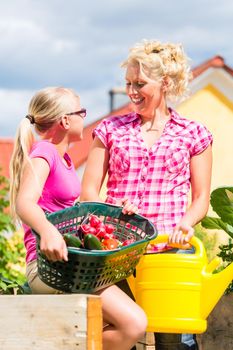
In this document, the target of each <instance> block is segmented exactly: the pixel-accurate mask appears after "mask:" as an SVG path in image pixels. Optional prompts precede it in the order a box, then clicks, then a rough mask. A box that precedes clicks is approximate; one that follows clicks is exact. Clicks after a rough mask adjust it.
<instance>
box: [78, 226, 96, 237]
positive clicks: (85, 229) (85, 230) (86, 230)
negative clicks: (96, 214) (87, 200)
mask: <svg viewBox="0 0 233 350" xmlns="http://www.w3.org/2000/svg"><path fill="white" fill-rule="evenodd" d="M81 230H82V232H83V234H84V235H87V234H88V233H92V234H93V235H94V234H96V229H95V227H92V226H91V225H90V224H83V225H81Z"/></svg>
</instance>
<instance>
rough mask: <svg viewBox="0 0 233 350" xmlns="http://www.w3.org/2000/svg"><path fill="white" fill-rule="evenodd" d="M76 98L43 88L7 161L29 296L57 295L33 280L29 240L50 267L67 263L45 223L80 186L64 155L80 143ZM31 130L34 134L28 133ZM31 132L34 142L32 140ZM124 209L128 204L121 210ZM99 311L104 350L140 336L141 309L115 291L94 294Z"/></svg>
mask: <svg viewBox="0 0 233 350" xmlns="http://www.w3.org/2000/svg"><path fill="white" fill-rule="evenodd" d="M85 116H86V110H85V109H84V108H81V105H80V98H79V96H78V95H76V93H75V92H74V91H72V90H70V89H65V88H61V87H55V88H46V89H43V90H41V91H39V92H37V93H36V94H35V96H33V98H32V100H31V102H30V104H29V110H28V114H27V115H26V117H24V118H23V119H22V121H21V123H20V125H19V128H18V132H17V135H16V140H15V148H14V152H13V156H12V161H11V189H10V192H11V211H12V215H13V217H15V218H17V217H18V218H19V219H21V221H22V222H23V223H24V231H25V236H24V242H25V246H26V251H27V256H26V265H27V266H26V275H27V279H28V283H29V285H30V287H31V290H32V292H33V293H34V294H40V293H42V294H52V293H58V291H57V290H55V289H53V288H51V287H49V286H47V285H46V284H45V283H43V282H42V281H41V280H40V278H39V276H38V269H37V253H36V242H35V236H34V235H33V233H32V231H31V228H33V229H34V230H35V231H36V232H37V233H38V234H39V235H40V249H41V252H43V253H44V254H45V255H46V257H47V258H48V259H49V260H51V261H57V260H60V261H67V260H68V254H67V248H66V244H65V241H64V239H63V238H62V235H61V234H60V233H59V232H58V230H57V229H56V227H55V226H53V225H52V224H51V223H50V222H49V221H48V220H47V218H46V215H45V212H54V211H57V210H60V209H64V208H66V207H69V206H71V205H73V204H74V201H75V200H76V199H77V198H78V197H79V194H80V182H79V179H78V178H77V175H76V171H75V168H74V165H73V163H72V161H71V159H70V157H69V155H68V153H67V151H68V148H69V145H70V143H73V142H77V141H79V140H81V139H82V132H83V118H85ZM32 128H34V130H32ZM33 131H35V132H36V133H37V134H38V136H39V139H38V140H37V141H36V140H35V139H34V136H33V135H34V133H33ZM127 207H128V208H129V209H130V204H128V205H127V203H126V206H125V210H126V211H127ZM98 294H99V295H100V296H101V300H102V305H103V320H104V322H105V323H106V324H108V325H110V326H107V327H105V328H104V329H103V346H104V350H117V349H119V348H121V349H122V350H129V349H130V348H131V347H132V346H133V345H134V344H135V343H136V342H137V340H138V339H140V338H141V337H142V335H143V334H144V332H145V329H146V325H147V320H146V316H145V314H144V312H143V311H142V309H141V308H140V307H139V306H138V305H137V304H136V303H135V302H134V301H133V300H131V299H130V298H129V297H128V296H127V295H126V294H125V293H124V292H122V291H121V290H120V289H119V288H117V287H116V286H110V287H107V288H105V289H103V290H101V291H100V292H99V293H98Z"/></svg>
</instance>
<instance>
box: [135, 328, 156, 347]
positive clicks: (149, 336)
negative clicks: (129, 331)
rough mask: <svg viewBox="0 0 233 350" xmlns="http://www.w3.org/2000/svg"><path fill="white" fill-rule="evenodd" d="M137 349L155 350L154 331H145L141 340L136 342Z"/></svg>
mask: <svg viewBox="0 0 233 350" xmlns="http://www.w3.org/2000/svg"><path fill="white" fill-rule="evenodd" d="M136 347H137V350H155V339H154V333H150V332H147V333H146V334H145V336H144V338H143V339H142V340H140V341H139V342H138V343H137V346H136Z"/></svg>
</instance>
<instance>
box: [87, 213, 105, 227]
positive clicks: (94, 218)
mask: <svg viewBox="0 0 233 350" xmlns="http://www.w3.org/2000/svg"><path fill="white" fill-rule="evenodd" d="M101 222H102V221H101V220H100V218H98V216H96V215H93V214H91V215H90V216H89V223H90V225H91V226H92V227H97V226H99V225H100V223H101Z"/></svg>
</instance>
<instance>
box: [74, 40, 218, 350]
mask: <svg viewBox="0 0 233 350" xmlns="http://www.w3.org/2000/svg"><path fill="white" fill-rule="evenodd" d="M123 67H124V68H125V69H126V74H125V80H126V93H127V94H128V97H129V99H130V100H131V103H132V105H133V107H134V112H132V113H129V114H126V115H117V116H111V117H109V118H107V119H105V120H103V121H102V122H101V123H100V124H99V125H98V126H97V127H96V129H95V130H94V133H93V134H94V141H93V145H92V149H91V151H90V154H89V159H88V162H87V166H86V170H85V173H84V177H83V182H82V193H81V199H82V200H100V198H99V192H100V189H101V186H102V184H103V180H104V178H105V175H106V173H107V172H108V181H107V198H106V202H108V203H117V202H118V201H119V200H120V199H121V198H127V199H128V201H130V202H131V203H132V204H134V205H135V206H137V207H138V211H139V213H140V214H141V215H144V216H145V217H147V218H148V219H150V220H151V221H152V222H153V223H154V224H155V226H156V227H157V229H158V232H159V234H163V233H167V234H168V235H169V242H170V243H179V244H185V245H187V242H188V241H189V240H190V239H191V237H192V236H193V234H194V229H193V226H194V225H195V224H196V223H198V222H199V221H200V220H201V219H202V218H203V217H204V216H205V214H206V212H207V209H208V204H209V192H210V180H211V163H212V151H211V144H212V135H211V134H210V132H209V131H208V130H207V129H206V127H205V126H203V125H201V124H200V123H197V122H195V121H191V120H188V119H186V118H184V117H182V116H180V115H179V114H178V113H177V112H176V111H175V110H174V109H173V108H171V107H169V101H176V100H178V99H181V98H184V97H185V95H186V93H187V87H188V83H189V81H190V78H191V74H190V67H189V63H188V59H187V57H186V55H185V53H184V50H183V47H182V45H180V44H173V43H161V42H160V41H157V40H145V41H143V42H141V43H139V44H136V45H135V46H134V47H133V48H131V49H130V51H129V55H128V57H127V59H126V60H125V62H124V63H123ZM200 169H201V175H200ZM190 188H191V191H192V202H191V205H190V206H189V207H187V204H188V193H189V190H190ZM162 248H163V249H166V247H160V249H162ZM155 338H156V350H177V349H193V350H194V349H195V350H196V349H197V348H198V346H197V344H196V341H195V337H193V336H192V335H181V334H156V335H155Z"/></svg>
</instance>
